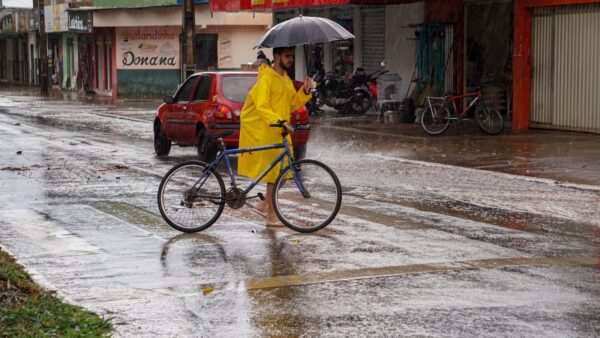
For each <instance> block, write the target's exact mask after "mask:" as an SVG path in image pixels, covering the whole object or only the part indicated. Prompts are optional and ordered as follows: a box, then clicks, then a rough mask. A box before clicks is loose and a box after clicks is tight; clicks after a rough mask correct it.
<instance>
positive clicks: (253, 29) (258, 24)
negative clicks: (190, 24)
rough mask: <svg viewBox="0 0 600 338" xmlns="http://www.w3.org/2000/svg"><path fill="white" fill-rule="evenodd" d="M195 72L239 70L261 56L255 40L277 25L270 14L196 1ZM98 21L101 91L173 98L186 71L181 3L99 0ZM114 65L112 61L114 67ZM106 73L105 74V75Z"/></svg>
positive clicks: (95, 16) (96, 7) (95, 10)
mask: <svg viewBox="0 0 600 338" xmlns="http://www.w3.org/2000/svg"><path fill="white" fill-rule="evenodd" d="M194 16H195V19H194V22H195V25H196V26H195V29H194V35H195V36H194V46H193V47H194V55H195V57H194V65H193V71H202V70H225V69H239V68H240V67H241V64H244V63H248V62H251V61H253V60H254V59H255V56H256V53H255V51H253V50H252V47H253V45H252V41H258V39H259V38H260V36H261V35H262V34H264V32H265V31H266V30H267V29H268V28H269V27H270V26H271V22H272V21H271V20H272V19H271V15H270V14H264V13H261V14H257V15H252V14H251V13H211V12H210V8H209V5H208V1H203V0H196V1H194ZM93 22H94V31H95V33H94V34H95V36H96V46H103V47H97V50H98V51H99V50H100V49H102V48H103V50H104V52H103V53H102V52H101V53H100V54H97V60H96V62H97V64H98V65H99V66H98V67H99V74H100V75H101V77H99V81H98V83H99V88H102V89H103V90H105V91H107V92H110V93H112V95H113V96H117V95H119V96H121V95H157V94H161V95H164V94H171V93H173V92H174V91H175V89H177V85H178V84H179V83H181V81H182V78H184V76H185V73H186V71H189V70H190V69H189V67H190V66H189V65H186V66H185V67H187V68H188V69H184V64H185V62H183V58H184V56H183V55H182V44H183V43H184V39H183V31H182V24H183V20H182V1H181V0H138V1H127V2H121V1H111V0H96V1H94V7H93ZM109 61H110V62H109ZM103 74H105V75H103Z"/></svg>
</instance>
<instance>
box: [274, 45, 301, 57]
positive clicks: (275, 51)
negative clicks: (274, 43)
mask: <svg viewBox="0 0 600 338" xmlns="http://www.w3.org/2000/svg"><path fill="white" fill-rule="evenodd" d="M287 50H291V51H295V50H296V47H295V46H290V47H275V48H273V56H275V54H279V55H281V53H283V52H285V51H287Z"/></svg>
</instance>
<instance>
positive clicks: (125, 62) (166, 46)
mask: <svg viewBox="0 0 600 338" xmlns="http://www.w3.org/2000/svg"><path fill="white" fill-rule="evenodd" d="M180 31H181V30H180V29H179V28H178V27H144V28H128V27H123V28H117V69H178V68H179V33H180Z"/></svg>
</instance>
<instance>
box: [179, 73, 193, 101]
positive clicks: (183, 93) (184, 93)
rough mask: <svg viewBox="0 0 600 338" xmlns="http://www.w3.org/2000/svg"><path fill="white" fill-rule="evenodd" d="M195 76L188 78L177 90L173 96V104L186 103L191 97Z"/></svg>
mask: <svg viewBox="0 0 600 338" xmlns="http://www.w3.org/2000/svg"><path fill="white" fill-rule="evenodd" d="M197 79H198V77H197V76H193V77H190V78H189V79H187V81H185V83H184V84H183V85H182V86H181V87H180V88H179V90H178V91H177V94H175V102H180V101H181V102H188V101H189V100H190V96H191V95H192V88H194V84H196V80H197Z"/></svg>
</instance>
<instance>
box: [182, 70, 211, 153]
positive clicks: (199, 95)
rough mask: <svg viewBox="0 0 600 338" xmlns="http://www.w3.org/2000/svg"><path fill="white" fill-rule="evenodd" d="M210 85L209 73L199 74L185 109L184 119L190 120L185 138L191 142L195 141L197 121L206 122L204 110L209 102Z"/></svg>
mask: <svg viewBox="0 0 600 338" xmlns="http://www.w3.org/2000/svg"><path fill="white" fill-rule="evenodd" d="M211 87H212V77H211V75H210V74H204V75H201V76H200V79H199V80H198V85H197V86H196V89H195V90H194V95H192V100H191V102H190V104H189V108H188V110H187V114H186V121H188V122H190V124H189V125H186V129H187V130H186V139H188V140H191V141H193V142H195V141H196V125H197V124H198V122H201V123H203V124H205V123H206V111H207V109H208V108H209V106H210V103H211V102H210V100H209V97H210V91H211ZM188 126H189V128H188Z"/></svg>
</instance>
